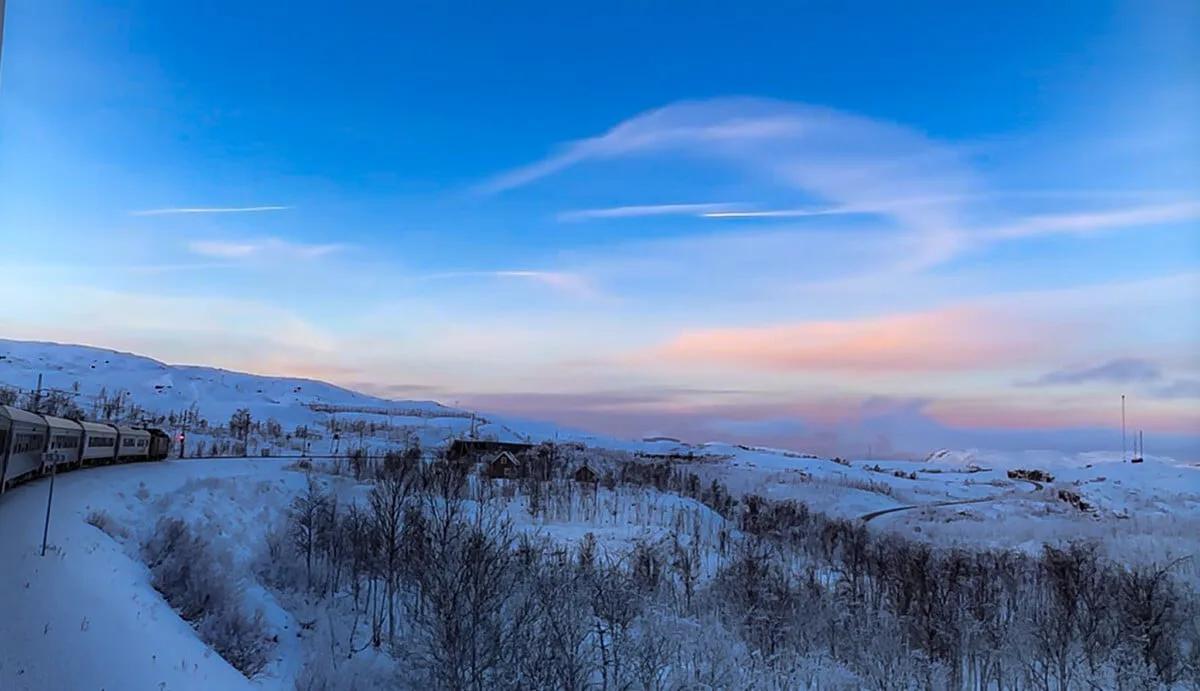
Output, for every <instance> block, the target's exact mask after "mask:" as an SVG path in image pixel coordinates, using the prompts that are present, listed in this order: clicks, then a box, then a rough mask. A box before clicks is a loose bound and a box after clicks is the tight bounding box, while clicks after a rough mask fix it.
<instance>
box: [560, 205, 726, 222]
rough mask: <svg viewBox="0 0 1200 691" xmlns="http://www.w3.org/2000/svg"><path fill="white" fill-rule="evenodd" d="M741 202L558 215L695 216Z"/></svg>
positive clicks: (565, 217)
mask: <svg viewBox="0 0 1200 691" xmlns="http://www.w3.org/2000/svg"><path fill="white" fill-rule="evenodd" d="M737 206H741V205H739V204H732V203H705V204H646V205H638V206H612V207H607V208H603V209H580V210H578V211H565V212H563V213H561V214H559V215H558V220H560V221H586V220H590V219H596V218H636V217H641V216H695V215H709V214H714V213H719V212H721V211H724V210H727V209H732V208H735V207H737Z"/></svg>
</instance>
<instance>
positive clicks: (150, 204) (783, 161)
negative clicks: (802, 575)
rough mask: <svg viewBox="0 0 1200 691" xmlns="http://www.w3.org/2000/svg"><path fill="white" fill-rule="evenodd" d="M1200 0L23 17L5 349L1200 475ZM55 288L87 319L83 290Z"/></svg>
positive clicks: (2, 227) (12, 88)
mask: <svg viewBox="0 0 1200 691" xmlns="http://www.w3.org/2000/svg"><path fill="white" fill-rule="evenodd" d="M1197 35H1200V13H1198V10H1197V9H1196V7H1195V6H1194V3H1185V2H1151V3H1132V2H1129V3H1097V2H1088V3H1052V4H1050V5H1049V6H1047V5H1045V4H1044V3H1041V4H1033V3H1029V4H1022V3H1008V4H1004V5H1003V6H999V5H997V6H995V7H960V6H957V5H951V4H947V3H928V4H924V3H909V4H903V5H901V4H899V3H897V4H894V5H890V6H879V7H874V6H869V5H860V6H857V7H854V8H845V7H841V6H836V5H833V4H818V3H811V4H807V5H802V4H800V3H743V4H741V5H739V6H738V7H737V8H732V7H729V6H721V5H717V4H699V5H697V4H696V3H654V6H653V7H647V3H615V4H613V3H610V4H606V5H605V6H603V7H600V6H593V7H586V6H583V5H579V4H571V3H567V4H562V3H556V4H550V3H545V4H537V3H533V4H519V5H518V4H508V5H503V6H501V5H496V6H494V7H491V8H486V7H482V8H481V7H479V6H477V4H452V3H441V4H431V5H424V6H416V5H408V4H393V6H390V7H385V8H378V7H369V6H367V5H366V4H365V3H364V4H357V3H355V4H352V6H350V7H336V6H331V5H329V3H319V4H318V3H311V4H305V3H232V2H231V3H205V4H204V6H203V7H188V6H184V5H182V4H180V3H154V2H140V3H113V2H88V1H80V2H70V3H68V2H54V1H39V2H29V1H23V0H13V1H12V2H10V3H9V7H8V17H7V21H6V25H5V42H4V46H3V55H2V58H0V180H2V181H3V184H0V234H2V240H3V245H4V248H5V249H4V252H3V255H0V268H2V269H3V271H2V277H0V283H3V284H4V287H6V288H7V289H8V290H10V291H18V292H20V293H22V294H27V295H30V299H29V300H28V302H26V303H24V304H22V306H21V307H19V308H16V309H14V310H12V311H11V312H9V313H7V314H3V315H0V333H3V334H4V335H7V336H11V337H17V338H43V339H52V340H62V341H72V342H85V343H91V344H96V345H104V346H109V347H117V348H123V349H129V350H134V351H137V352H142V353H146V354H149V355H152V356H155V357H158V358H160V359H164V360H168V361H175V362H189V363H199V364H213V365H220V366H226V367H233V368H239V369H249V370H253V371H260V372H266V373H273V374H298V375H305V376H314V377H320V378H324V379H329V380H333V381H336V382H339V383H343V384H348V385H353V386H357V387H361V388H367V389H369V390H373V391H376V392H380V393H385V394H389V395H396V396H419V397H436V398H439V399H441V400H444V401H448V402H453V401H460V402H462V403H463V404H473V405H480V406H485V407H487V408H489V409H493V410H498V411H504V412H510V413H515V414H520V415H526V416H530V417H539V418H549V419H554V420H557V421H561V422H565V423H569V424H574V425H578V426H583V427H589V428H593V429H597V430H600V431H607V432H613V433H618V434H624V435H641V434H651V433H667V434H672V433H673V434H679V435H683V436H688V437H689V438H693V439H697V440H702V439H708V438H726V439H735V440H739V441H740V440H745V441H756V442H762V443H775V444H786V445H789V446H797V447H807V448H812V449H814V450H821V451H829V452H840V453H855V452H857V451H859V450H861V448H862V447H864V446H865V445H867V444H872V445H873V446H874V447H875V448H880V447H884V448H886V447H891V448H893V449H895V450H896V451H897V452H906V453H919V452H921V451H924V450H928V449H929V448H930V447H934V446H939V445H945V444H953V445H959V446H962V445H973V444H978V445H988V446H1017V447H1023V446H1029V445H1031V444H1032V445H1039V446H1059V447H1062V448H1070V449H1080V448H1110V447H1111V446H1112V442H1113V439H1114V438H1115V437H1114V434H1113V424H1114V421H1115V420H1116V419H1118V418H1116V417H1115V416H1114V415H1113V407H1114V406H1113V401H1115V400H1118V399H1119V396H1120V394H1121V393H1126V394H1128V395H1129V396H1130V397H1131V400H1132V401H1136V409H1137V411H1138V414H1139V415H1140V417H1139V418H1138V423H1139V424H1140V425H1142V426H1145V427H1146V428H1147V429H1148V431H1150V432H1151V434H1153V435H1154V436H1152V437H1151V438H1152V439H1157V440H1159V441H1160V442H1161V444H1162V445H1163V447H1164V450H1167V451H1170V452H1171V453H1175V454H1177V455H1191V456H1198V457H1200V435H1197V433H1196V431H1197V429H1200V317H1198V316H1197V314H1200V310H1198V309H1197V304H1198V303H1200V229H1198V219H1200V192H1198V190H1200V184H1198V183H1200V168H1198V166H1200V164H1198V157H1197V151H1200V136H1198V133H1197V128H1196V126H1195V123H1196V122H1198V121H1200V87H1198V86H1197V85H1198V84H1200V79H1198V78H1197V77H1198V76H1200V75H1197V74H1196V67H1195V66H1196V65H1197V64H1200V47H1198V45H1197V38H1196V37H1197ZM64 298H66V299H64Z"/></svg>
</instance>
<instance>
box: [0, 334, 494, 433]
mask: <svg viewBox="0 0 1200 691" xmlns="http://www.w3.org/2000/svg"><path fill="white" fill-rule="evenodd" d="M39 374H40V375H42V386H43V388H44V389H46V390H58V391H65V392H70V393H71V394H73V395H76V398H77V402H78V405H79V406H80V407H81V408H82V409H83V410H84V411H85V412H87V413H91V412H92V411H91V409H92V407H93V406H94V404H95V400H96V397H97V396H99V395H100V394H101V393H104V394H106V395H108V396H110V397H111V396H115V395H117V394H118V393H119V392H121V391H125V392H128V396H129V399H130V400H131V401H133V402H134V403H136V404H137V405H139V406H141V407H142V408H145V409H146V410H149V411H152V412H156V413H160V414H167V413H169V412H180V411H183V410H186V409H187V408H189V407H190V406H193V405H194V406H196V407H197V408H198V410H199V412H200V414H201V415H202V416H204V417H206V418H208V419H210V420H212V421H214V422H217V421H225V420H228V419H229V416H230V415H232V414H233V413H234V411H236V410H237V409H239V408H249V409H250V410H251V412H252V413H253V414H254V415H255V416H256V417H259V418H267V417H273V418H275V419H277V420H279V421H280V422H281V423H282V424H283V425H284V426H287V427H291V426H295V425H303V424H313V423H315V422H317V421H318V420H320V419H321V418H322V417H323V416H324V415H325V414H327V413H328V412H329V411H331V410H332V411H341V410H346V411H348V412H353V411H375V412H378V413H384V414H386V413H388V412H390V413H392V414H393V415H406V414H407V415H411V416H414V417H424V418H430V419H432V418H464V417H466V418H469V417H470V414H469V413H466V412H464V411H461V410H455V409H453V408H448V407H446V406H443V405H441V404H439V403H435V402H432V401H394V400H387V399H383V398H378V397H375V396H369V395H367V394H362V393H358V392H356V391H350V390H349V389H344V388H342V387H339V386H334V385H333V384H328V383H325V382H321V381H316V380H312V379H293V378H286V377H265V376H260V375H256V374H245V373H242V372H231V371H228V370H223V369H216V368H212V367H197V366H188V365H168V364H165V363H162V362H159V361H157V360H153V359H151V358H148V357H143V356H141V355H135V354H132V353H122V352H118V351H115V350H107V349H104V348H94V347H90V346H79V345H64V344H59V343H43V342H30V341H12V340H5V339H0V384H2V385H6V386H9V387H14V388H18V389H22V390H30V389H33V388H34V387H35V386H36V385H37V377H38V375H39Z"/></svg>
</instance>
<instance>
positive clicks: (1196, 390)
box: [1150, 379, 1200, 398]
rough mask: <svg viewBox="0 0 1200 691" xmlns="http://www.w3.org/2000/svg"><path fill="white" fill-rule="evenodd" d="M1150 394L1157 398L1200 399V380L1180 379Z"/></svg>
mask: <svg viewBox="0 0 1200 691" xmlns="http://www.w3.org/2000/svg"><path fill="white" fill-rule="evenodd" d="M1150 393H1151V395H1152V396H1154V397H1155V398H1200V379H1178V380H1176V381H1173V382H1171V383H1170V384H1166V385H1165V386H1160V387H1158V388H1155V389H1152V390H1151V392H1150Z"/></svg>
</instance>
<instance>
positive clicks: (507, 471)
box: [484, 450, 521, 479]
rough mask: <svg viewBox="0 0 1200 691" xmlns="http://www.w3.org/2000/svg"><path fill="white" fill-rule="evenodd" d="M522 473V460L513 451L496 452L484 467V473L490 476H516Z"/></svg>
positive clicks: (494, 477)
mask: <svg viewBox="0 0 1200 691" xmlns="http://www.w3.org/2000/svg"><path fill="white" fill-rule="evenodd" d="M520 474H521V461H520V460H518V459H517V457H516V456H514V455H513V453H512V452H511V451H507V450H505V451H501V452H500V453H498V454H496V457H495V458H493V459H492V460H491V461H490V462H489V463H488V464H487V467H486V468H484V475H486V476H487V477H489V478H493V479H496V478H510V479H511V478H515V477H518V476H519V475H520Z"/></svg>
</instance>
